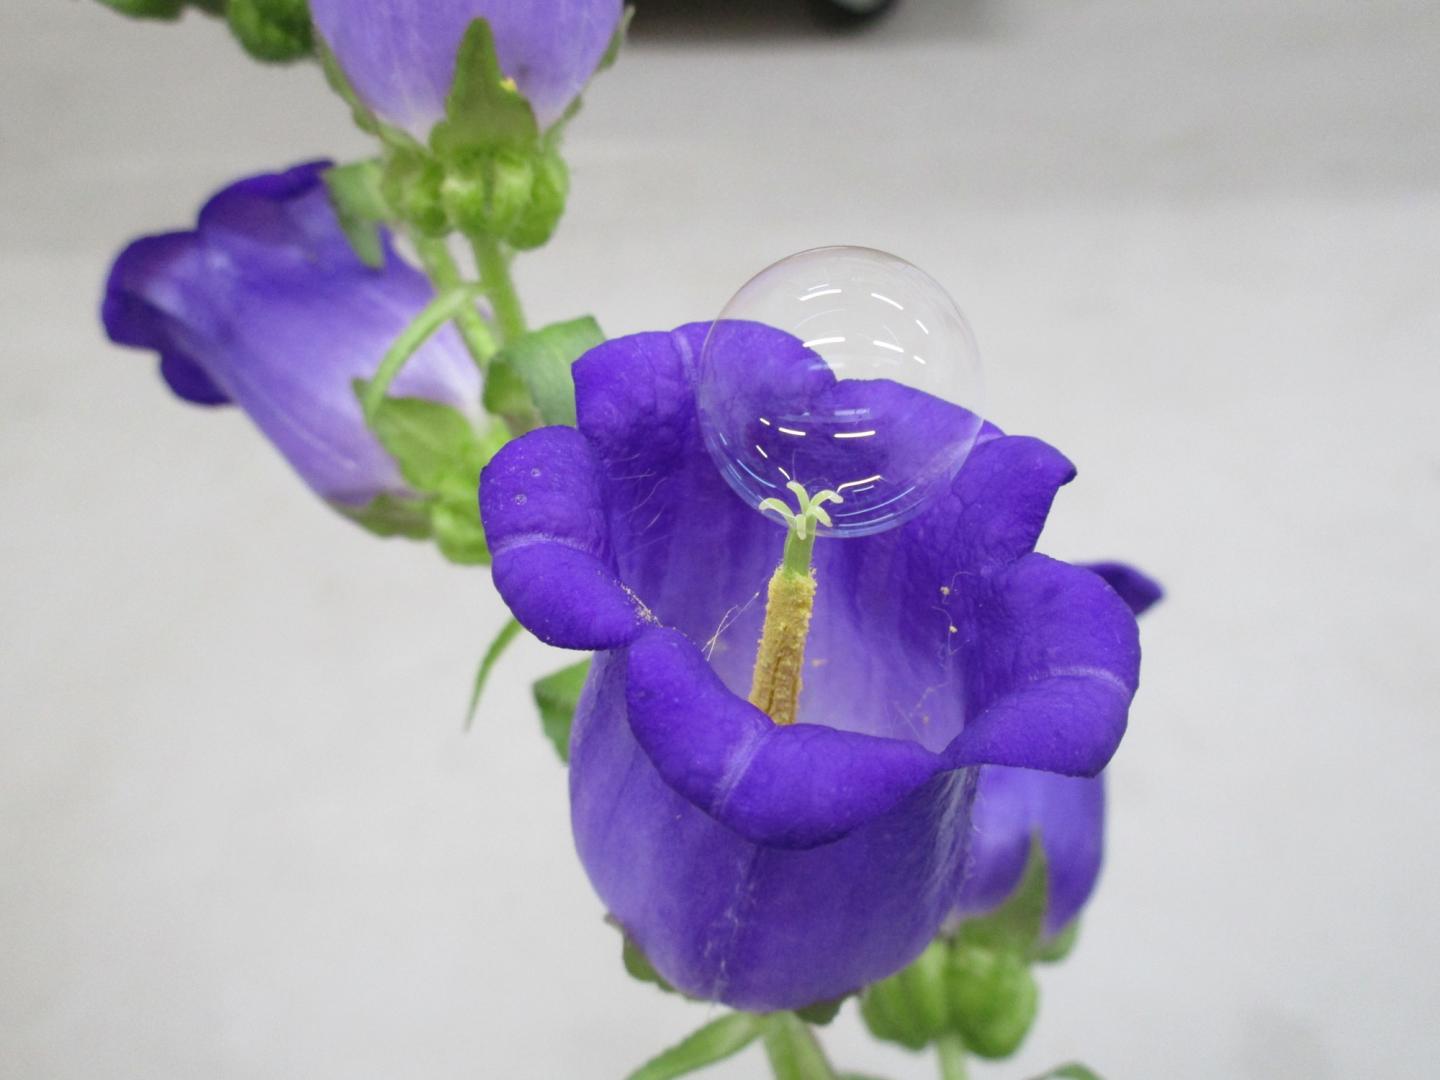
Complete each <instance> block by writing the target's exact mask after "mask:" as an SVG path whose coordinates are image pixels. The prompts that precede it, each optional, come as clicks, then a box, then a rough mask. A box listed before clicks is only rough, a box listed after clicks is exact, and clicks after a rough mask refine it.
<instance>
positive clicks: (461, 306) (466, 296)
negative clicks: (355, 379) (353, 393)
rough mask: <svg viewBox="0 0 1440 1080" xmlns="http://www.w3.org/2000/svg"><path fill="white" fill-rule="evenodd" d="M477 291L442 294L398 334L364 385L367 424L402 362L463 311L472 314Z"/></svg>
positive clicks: (472, 288) (473, 288)
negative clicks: (373, 374) (466, 310)
mask: <svg viewBox="0 0 1440 1080" xmlns="http://www.w3.org/2000/svg"><path fill="white" fill-rule="evenodd" d="M478 291H479V286H476V285H461V286H458V287H457V288H453V289H450V290H449V291H447V292H442V293H441V294H440V295H439V296H437V297H435V299H434V300H432V301H430V303H429V304H427V305H426V307H425V309H424V310H423V311H421V312H420V314H419V315H416V316H415V318H414V320H413V321H412V322H411V323H410V325H409V326H407V327H405V329H404V330H402V331H401V333H400V336H399V337H398V338H396V339H395V343H394V344H393V345H391V346H390V348H389V349H387V350H386V352H385V357H384V359H383V360H381V361H380V366H379V367H378V368H377V369H376V370H375V377H374V378H372V379H371V380H370V381H369V382H368V383H367V384H366V385H365V398H364V402H363V404H364V408H365V420H366V422H367V423H374V421H375V415H376V413H377V412H378V411H379V409H380V405H381V403H382V402H383V401H384V400H385V392H386V391H387V390H389V389H390V384H391V383H392V382H393V381H394V380H395V376H396V375H398V374H400V369H401V368H402V367H404V366H405V362H406V361H407V360H409V359H410V357H412V356H414V355H415V351H416V350H417V349H419V348H420V346H421V345H423V344H425V340H426V339H427V338H428V337H430V335H431V334H433V333H435V331H437V330H439V329H440V328H441V327H442V326H444V325H445V324H446V323H447V322H449V321H450V320H451V319H454V318H456V317H457V316H458V315H459V313H460V312H462V311H464V310H465V309H466V308H468V309H469V310H471V311H474V310H475V296H476V293H477V292H478Z"/></svg>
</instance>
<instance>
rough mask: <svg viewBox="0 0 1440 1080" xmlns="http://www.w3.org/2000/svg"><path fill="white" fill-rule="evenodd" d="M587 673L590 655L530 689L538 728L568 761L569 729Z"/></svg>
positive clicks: (588, 671) (564, 759)
mask: <svg viewBox="0 0 1440 1080" xmlns="http://www.w3.org/2000/svg"><path fill="white" fill-rule="evenodd" d="M589 675H590V658H589V657H588V656H587V657H586V658H585V659H584V660H581V661H580V662H579V663H576V664H571V665H570V666H569V667H563V668H561V669H560V670H559V671H556V672H553V673H551V674H549V675H546V676H545V677H544V678H543V679H540V680H539V681H537V682H536V683H535V685H534V686H533V687H532V688H531V693H532V695H533V696H534V699H535V707H536V709H538V710H539V712H540V727H541V730H543V731H544V732H545V737H546V738H547V739H549V740H550V744H551V745H552V746H554V747H555V753H556V754H558V755H559V756H560V760H561V761H562V762H565V763H567V764H568V763H569V761H570V728H571V725H572V724H573V723H574V721H575V708H576V706H577V705H579V703H580V692H581V691H582V690H583V689H584V688H585V680H586V679H587V678H588V677H589Z"/></svg>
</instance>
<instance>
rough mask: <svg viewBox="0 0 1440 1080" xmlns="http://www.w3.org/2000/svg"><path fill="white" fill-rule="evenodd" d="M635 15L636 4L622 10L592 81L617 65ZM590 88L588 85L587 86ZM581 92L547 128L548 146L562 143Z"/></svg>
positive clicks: (546, 142) (577, 108)
mask: <svg viewBox="0 0 1440 1080" xmlns="http://www.w3.org/2000/svg"><path fill="white" fill-rule="evenodd" d="M634 17H635V6H634V5H633V4H626V5H625V9H624V10H623V11H621V12H620V21H619V22H618V23H617V24H616V26H615V32H614V33H613V34H611V35H610V41H609V43H608V44H607V45H606V46H605V52H604V53H603V54H602V55H601V57H600V62H599V63H598V64H596V65H595V71H594V73H593V74H592V75H591V76H590V79H591V81H593V80H594V78H595V76H596V75H599V74H600V73H601V72H602V71H605V70H607V69H609V68H611V67H614V66H615V61H616V60H618V59H619V58H620V50H621V48H623V47H624V45H625V39H626V37H627V36H628V35H629V31H630V20H631V19H633V18H634ZM587 88H588V87H587ZM581 98H582V95H581V94H576V95H575V97H574V99H573V100H571V102H570V104H569V105H567V106H565V111H564V113H562V114H561V115H560V117H559V119H557V120H556V121H555V122H554V123H552V124H551V125H550V126H549V127H548V128H546V129H545V144H546V146H547V147H552V148H553V147H555V146H558V145H559V144H560V136H561V133H562V132H563V131H564V130H565V126H566V125H567V124H569V123H570V121H571V120H572V119H574V117H575V114H576V113H578V112H579V111H580V106H581Z"/></svg>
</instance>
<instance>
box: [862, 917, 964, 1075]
mask: <svg viewBox="0 0 1440 1080" xmlns="http://www.w3.org/2000/svg"><path fill="white" fill-rule="evenodd" d="M950 951H951V946H950V943H949V942H948V941H945V940H943V939H942V940H939V941H934V942H931V943H930V945H929V947H928V948H926V950H925V951H924V952H923V953H921V954H920V957H919V958H918V959H917V960H916V961H915V962H914V963H912V964H911V965H910V966H909V967H907V968H904V969H902V970H901V971H899V972H897V973H896V974H894V975H891V976H890V977H889V978H888V979H882V980H881V981H880V982H878V983H875V984H873V985H872V986H870V987H868V988H867V989H866V990H865V992H864V993H863V994H862V995H861V996H860V1016H861V1017H862V1018H863V1019H864V1021H865V1026H866V1027H868V1028H869V1029H870V1032H871V1034H873V1035H874V1036H875V1037H876V1038H877V1039H883V1040H884V1041H886V1042H894V1043H899V1044H900V1045H901V1046H905V1047H909V1048H910V1049H911V1050H922V1049H924V1048H925V1047H926V1046H928V1045H930V1043H932V1042H934V1041H935V1040H936V1039H937V1038H939V1037H940V1036H941V1035H943V1034H944V1033H945V1032H947V1031H951V1030H953V1027H954V1025H953V1023H952V1021H951V1017H950V1010H949V1002H948V1000H947V994H948V990H949V986H948V983H947V980H946V970H947V969H948V967H949V965H950Z"/></svg>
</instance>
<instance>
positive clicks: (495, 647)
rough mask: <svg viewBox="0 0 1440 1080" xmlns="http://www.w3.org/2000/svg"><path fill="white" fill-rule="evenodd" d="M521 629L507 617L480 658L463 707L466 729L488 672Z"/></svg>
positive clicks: (472, 716) (472, 722)
mask: <svg viewBox="0 0 1440 1080" xmlns="http://www.w3.org/2000/svg"><path fill="white" fill-rule="evenodd" d="M523 629H524V627H522V626H521V625H520V624H519V623H518V622H516V621H515V620H514V619H507V620H506V621H505V625H504V626H502V627H500V631H499V633H497V634H496V635H495V637H494V639H492V640H491V642H490V645H489V647H488V648H487V649H486V650H485V655H484V656H483V657H481V658H480V667H479V669H478V670H477V671H476V672H475V683H474V685H473V686H472V687H471V688H470V704H469V705H467V706H466V708H465V730H466V731H469V730H470V728H471V726H472V725H473V724H474V722H475V710H476V709H477V708H479V706H480V697H481V695H482V694H483V693H484V692H485V684H486V683H487V682H488V681H489V680H490V672H491V671H493V670H494V669H495V664H496V662H497V661H498V660H499V659H500V657H501V656H502V655H503V654H504V652H505V650H506V649H507V648H509V647H510V643H511V642H512V641H514V640H515V639H516V638H517V637H519V636H520V632H521V631H522V630H523Z"/></svg>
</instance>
